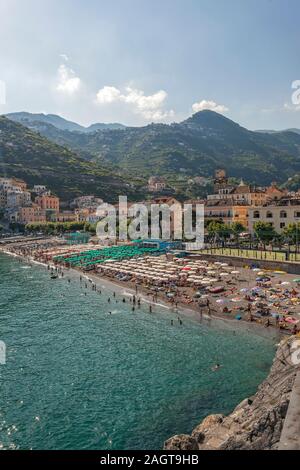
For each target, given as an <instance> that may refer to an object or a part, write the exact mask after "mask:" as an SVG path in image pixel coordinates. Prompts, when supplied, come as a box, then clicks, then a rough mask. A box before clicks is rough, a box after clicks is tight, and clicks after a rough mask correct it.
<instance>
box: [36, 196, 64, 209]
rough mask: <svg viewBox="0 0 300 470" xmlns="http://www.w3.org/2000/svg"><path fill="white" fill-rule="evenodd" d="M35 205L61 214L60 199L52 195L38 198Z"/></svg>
mask: <svg viewBox="0 0 300 470" xmlns="http://www.w3.org/2000/svg"><path fill="white" fill-rule="evenodd" d="M35 203H36V204H37V205H38V206H40V208H41V209H44V210H52V211H55V212H56V213H57V214H59V198H58V197H56V196H53V195H52V194H51V195H50V196H49V195H47V194H42V195H41V196H37V197H36V198H35Z"/></svg>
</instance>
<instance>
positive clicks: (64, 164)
mask: <svg viewBox="0 0 300 470" xmlns="http://www.w3.org/2000/svg"><path fill="white" fill-rule="evenodd" d="M0 175H2V176H9V177H10V176H15V177H18V178H22V179H24V180H25V181H26V182H28V183H29V185H33V184H47V186H48V187H49V188H51V189H52V190H53V192H54V193H56V194H57V195H58V196H60V197H61V198H62V199H64V200H70V199H72V198H74V197H76V196H80V195H84V194H97V195H98V196H100V197H103V199H105V200H106V201H116V198H117V196H118V195H119V194H128V196H129V197H130V196H131V197H138V196H139V191H138V189H137V188H136V187H133V185H134V183H135V181H134V180H133V179H131V181H130V183H129V182H128V181H126V179H125V178H124V179H123V178H122V177H120V176H116V172H113V170H112V169H108V168H104V167H103V166H101V165H99V164H96V163H93V162H87V161H85V160H83V159H82V158H80V157H79V156H78V155H77V154H76V153H74V152H73V151H71V150H68V149H67V148H65V147H61V146H59V145H57V144H55V143H53V142H50V141H49V140H47V139H46V138H44V137H42V136H40V135H38V134H36V133H35V132H33V131H32V130H29V129H28V128H27V127H24V126H23V125H21V124H18V123H16V122H13V121H11V120H9V119H7V118H5V117H0Z"/></svg>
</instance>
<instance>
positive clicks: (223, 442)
mask: <svg viewBox="0 0 300 470" xmlns="http://www.w3.org/2000/svg"><path fill="white" fill-rule="evenodd" d="M293 340H294V338H289V339H285V340H283V341H282V342H281V343H280V345H279V347H278V350H277V353H276V356H275V359H274V362H273V365H272V368H271V371H270V373H269V375H268V377H267V379H266V380H265V381H264V382H263V383H262V384H261V385H260V387H259V388H258V391H257V393H256V394H255V395H254V396H253V397H251V398H247V399H245V400H243V401H242V402H241V403H240V404H239V405H238V406H237V407H236V408H235V409H234V410H233V412H232V413H231V414H230V415H229V416H227V417H225V416H223V415H211V416H208V417H206V418H205V419H204V420H203V421H202V423H201V424H199V425H198V426H197V427H196V428H195V429H194V430H193V432H192V434H191V436H189V435H186V434H184V435H177V436H174V437H172V438H170V439H168V440H167V441H166V442H165V445H164V449H165V450H192V449H193V450H195V449H197V450H238V449H241V450H242V449H243V450H254V449H256V450H263V449H276V448H277V446H278V442H279V439H280V436H281V431H282V427H283V422H284V419H285V416H286V413H287V410H288V406H289V400H290V395H291V391H292V388H293V384H294V381H295V377H296V373H297V370H296V368H295V366H294V365H293V364H292V363H291V361H290V356H291V354H290V352H291V345H292V342H293ZM194 446H196V447H194Z"/></svg>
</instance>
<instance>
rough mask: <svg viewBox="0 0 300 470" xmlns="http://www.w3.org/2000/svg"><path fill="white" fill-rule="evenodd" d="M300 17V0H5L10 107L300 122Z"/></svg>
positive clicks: (285, 124) (5, 83)
mask: <svg viewBox="0 0 300 470" xmlns="http://www.w3.org/2000/svg"><path fill="white" fill-rule="evenodd" d="M299 17H300V2H299V0H288V1H287V0H109V1H108V0H0V113H1V114H4V113H9V112H16V111H29V112H35V113H40V112H43V113H52V114H59V115H61V116H63V117H65V118H67V119H70V120H73V121H76V122H78V123H80V124H82V125H89V124H91V123H94V122H121V123H123V124H126V125H133V126H141V125H146V124H148V123H150V122H166V123H168V122H174V121H176V122H179V121H181V120H183V119H186V118H187V117H188V116H190V115H191V114H192V113H194V112H196V111H200V110H202V109H212V110H215V111H217V112H220V113H222V114H224V115H225V116H227V117H228V118H230V119H233V120H234V121H236V122H238V123H239V124H241V125H243V126H245V127H247V128H249V129H285V128H290V127H298V128H300V59H299V57H300V28H299ZM297 80H299V82H297ZM292 86H293V87H294V88H292ZM297 89H299V93H298V94H297Z"/></svg>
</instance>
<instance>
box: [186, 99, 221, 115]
mask: <svg viewBox="0 0 300 470" xmlns="http://www.w3.org/2000/svg"><path fill="white" fill-rule="evenodd" d="M204 109H209V110H210V111H215V112H216V113H221V114H222V113H226V111H228V108H227V107H226V106H224V105H223V104H217V103H215V101H209V100H202V101H200V102H199V103H194V104H193V105H192V110H193V111H194V112H195V113H197V112H198V111H203V110H204Z"/></svg>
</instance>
